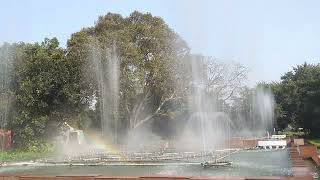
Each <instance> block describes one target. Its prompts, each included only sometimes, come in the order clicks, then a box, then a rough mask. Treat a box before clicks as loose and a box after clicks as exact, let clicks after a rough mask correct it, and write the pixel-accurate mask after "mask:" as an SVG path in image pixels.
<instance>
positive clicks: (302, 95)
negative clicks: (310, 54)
mask: <svg viewBox="0 0 320 180" xmlns="http://www.w3.org/2000/svg"><path fill="white" fill-rule="evenodd" d="M273 91H274V93H275V98H276V102H277V121H278V125H279V126H280V127H281V128H285V127H286V126H287V125H291V126H292V127H294V128H300V127H301V128H304V129H305V130H306V131H307V132H309V133H310V135H311V136H319V135H320V134H319V132H320V65H319V64H318V65H313V64H307V63H305V64H303V65H299V66H297V67H296V68H294V69H293V70H292V71H289V72H287V73H286V74H285V75H284V76H282V77H281V81H280V82H279V83H274V84H273Z"/></svg>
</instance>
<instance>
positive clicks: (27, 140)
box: [8, 38, 85, 147]
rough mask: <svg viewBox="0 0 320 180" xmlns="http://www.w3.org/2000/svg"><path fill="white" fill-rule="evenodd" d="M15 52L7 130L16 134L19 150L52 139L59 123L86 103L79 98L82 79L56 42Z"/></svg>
mask: <svg viewBox="0 0 320 180" xmlns="http://www.w3.org/2000/svg"><path fill="white" fill-rule="evenodd" d="M12 48H14V53H13V54H12V55H11V59H12V61H13V62H12V63H13V65H12V71H11V72H12V73H11V75H10V79H11V82H10V91H11V93H12V96H13V98H12V107H11V111H10V112H11V114H10V120H9V122H8V128H10V129H12V130H13V132H14V142H15V145H16V146H18V147H28V146H31V145H37V144H38V143H42V142H43V141H44V140H46V139H47V138H48V137H51V136H50V135H51V133H53V132H54V130H55V129H57V126H58V124H59V122H62V121H64V120H65V119H70V118H71V117H73V116H75V115H76V114H77V113H78V112H79V109H81V107H82V106H84V105H85V103H84V101H83V99H82V98H83V97H82V96H80V95H79V94H80V91H81V90H80V89H79V87H78V82H79V79H78V78H77V76H75V75H74V74H72V72H71V70H72V68H70V65H69V62H67V61H68V60H67V59H66V58H65V51H64V50H63V49H62V48H60V47H59V43H58V40H57V39H56V38H53V39H45V40H44V41H43V42H42V43H41V44H39V43H35V44H25V43H19V44H14V45H12Z"/></svg>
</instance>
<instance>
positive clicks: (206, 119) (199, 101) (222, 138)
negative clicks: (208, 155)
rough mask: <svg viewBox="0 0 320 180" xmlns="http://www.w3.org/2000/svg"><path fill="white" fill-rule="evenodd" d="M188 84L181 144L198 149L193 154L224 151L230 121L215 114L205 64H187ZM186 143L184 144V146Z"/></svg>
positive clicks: (214, 97) (198, 60)
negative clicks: (189, 66) (188, 115)
mask: <svg viewBox="0 0 320 180" xmlns="http://www.w3.org/2000/svg"><path fill="white" fill-rule="evenodd" d="M191 70H192V83H191V89H192V90H191V91H192V92H191V93H190V95H189V103H188V104H189V111H190V114H191V116H190V118H189V120H188V123H187V125H186V126H185V130H184V133H183V138H184V140H183V142H184V144H186V147H187V144H189V145H190V146H191V147H195V146H197V147H199V146H201V148H200V149H199V148H195V149H194V150H201V151H204V152H206V151H212V150H218V149H225V148H228V144H229V143H228V142H229V140H230V124H231V122H230V120H229V118H228V116H227V114H225V113H223V112H219V109H220V108H219V107H218V98H217V95H216V94H215V92H213V91H211V90H210V89H208V87H207V86H206V83H207V76H208V73H209V72H208V71H207V68H206V60H205V59H203V58H194V59H192V60H191ZM186 141H187V142H186Z"/></svg>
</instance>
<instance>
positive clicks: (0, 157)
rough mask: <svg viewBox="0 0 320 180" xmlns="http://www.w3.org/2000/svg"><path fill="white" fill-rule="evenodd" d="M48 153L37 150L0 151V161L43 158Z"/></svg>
mask: <svg viewBox="0 0 320 180" xmlns="http://www.w3.org/2000/svg"><path fill="white" fill-rule="evenodd" d="M48 155H49V153H47V152H46V153H41V152H40V153H39V152H24V151H12V152H4V151H2V152H0V162H10V161H28V160H35V159H39V158H43V157H46V156H48Z"/></svg>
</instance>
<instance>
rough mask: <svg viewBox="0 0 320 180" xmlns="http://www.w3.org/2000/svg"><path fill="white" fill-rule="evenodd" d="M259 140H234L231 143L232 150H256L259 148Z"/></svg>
mask: <svg viewBox="0 0 320 180" xmlns="http://www.w3.org/2000/svg"><path fill="white" fill-rule="evenodd" d="M258 140H259V139H243V138H232V139H231V141H230V146H231V148H239V149H244V148H254V147H257V146H258Z"/></svg>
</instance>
